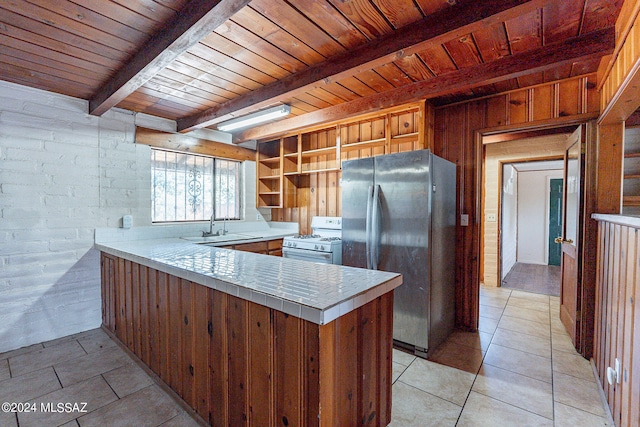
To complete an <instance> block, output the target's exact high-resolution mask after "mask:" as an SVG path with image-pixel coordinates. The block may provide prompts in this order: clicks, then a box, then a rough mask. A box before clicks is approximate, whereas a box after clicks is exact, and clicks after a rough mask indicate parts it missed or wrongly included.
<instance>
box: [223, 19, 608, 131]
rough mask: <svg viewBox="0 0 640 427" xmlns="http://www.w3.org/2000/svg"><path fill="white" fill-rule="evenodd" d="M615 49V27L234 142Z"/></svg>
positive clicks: (304, 117)
mask: <svg viewBox="0 0 640 427" xmlns="http://www.w3.org/2000/svg"><path fill="white" fill-rule="evenodd" d="M614 45H615V29H614V28H613V27H610V28H606V29H603V30H599V31H594V32H591V33H589V34H585V35H582V36H578V37H573V38H570V39H567V40H565V41H563V42H559V43H555V44H551V45H547V46H543V47H539V48H536V49H533V50H530V51H527V52H523V53H518V54H515V55H512V56H507V57H503V58H500V59H497V60H495V61H492V62H488V63H484V64H478V65H475V66H472V67H468V68H463V69H461V70H458V71H453V72H451V73H448V74H445V75H442V76H438V77H434V78H432V79H429V80H423V81H420V82H416V83H412V84H410V85H407V86H402V87H399V88H396V89H392V90H389V91H386V92H382V93H379V94H376V95H372V96H368V97H364V98H359V99H356V100H354V101H350V102H346V103H343V104H339V105H335V106H333V107H329V108H325V109H322V110H318V111H314V112H311V113H307V114H303V115H300V116H296V117H292V118H290V119H285V120H281V121H278V122H274V123H269V124H266V125H262V126H259V127H255V128H252V129H247V130H245V131H243V132H239V133H238V134H237V135H234V142H236V143H239V142H243V141H247V140H252V139H264V138H270V137H273V136H277V135H281V134H284V133H287V132H291V131H294V130H298V129H303V128H306V127H309V126H314V125H318V124H320V123H327V122H331V121H335V120H340V119H345V118H349V117H354V116H357V115H360V114H366V113H369V112H373V111H377V110H380V109H384V108H389V107H392V106H395V105H402V104H406V103H409V102H416V101H418V100H422V99H430V98H435V97H438V96H442V95H445V94H447V93H451V92H457V91H463V90H468V89H471V88H474V87H477V86H482V85H487V84H492V83H497V82H500V81H504V80H508V79H513V78H517V77H521V76H524V75H527V74H532V73H539V72H541V71H546V70H549V69H552V68H555V67H559V66H562V65H566V64H571V63H574V62H577V61H582V60H589V59H593V58H599V57H601V56H602V55H605V54H608V53H611V52H612V51H613V48H614Z"/></svg>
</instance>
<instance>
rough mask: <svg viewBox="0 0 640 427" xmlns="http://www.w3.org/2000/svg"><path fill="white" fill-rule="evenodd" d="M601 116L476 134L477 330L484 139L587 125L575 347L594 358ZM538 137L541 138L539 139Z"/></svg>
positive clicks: (473, 298)
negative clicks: (597, 182) (597, 188)
mask: <svg viewBox="0 0 640 427" xmlns="http://www.w3.org/2000/svg"><path fill="white" fill-rule="evenodd" d="M597 117H598V114H595V113H594V114H585V115H583V116H580V117H575V116H568V117H566V118H557V119H553V120H548V121H543V122H538V123H536V124H530V125H526V124H525V125H522V124H518V125H505V126H499V127H494V128H483V129H477V130H474V131H473V137H474V141H475V151H476V153H475V158H476V200H475V211H476V218H477V221H476V224H475V228H476V230H474V231H475V233H474V234H475V236H476V237H475V238H474V241H475V242H476V245H475V246H476V248H475V249H476V253H477V254H478V258H479V261H480V262H479V263H478V266H477V267H476V268H477V271H476V273H477V275H476V277H477V279H478V280H477V281H474V283H471V289H470V291H471V295H470V296H471V307H472V309H473V311H474V312H473V313H472V317H474V318H475V327H476V329H477V326H478V320H479V317H480V277H481V275H480V274H481V273H482V265H483V263H484V260H483V250H482V242H483V240H484V230H483V223H484V179H483V178H484V163H485V158H484V144H483V138H485V137H496V139H497V140H496V141H494V142H501V141H502V140H503V141H508V140H510V139H514V138H513V137H510V136H509V134H514V133H523V134H530V135H529V136H532V137H533V136H542V135H547V134H553V133H560V132H562V131H561V130H560V128H567V129H566V131H567V132H572V131H574V130H575V128H576V127H577V126H580V125H586V135H585V140H586V144H585V151H586V152H585V178H584V179H585V182H584V188H585V197H584V201H583V203H584V206H583V213H584V217H583V218H584V227H583V231H582V238H583V241H584V242H585V244H584V245H583V247H582V250H583V256H582V265H580V266H579V267H578V268H581V269H582V280H583V286H582V295H580V299H581V301H582V303H581V306H582V310H581V313H580V319H581V323H580V324H581V330H580V331H579V333H578V336H579V340H578V342H576V343H574V345H575V346H576V350H577V351H578V352H579V353H581V354H582V355H583V356H584V357H586V358H590V357H591V355H592V354H593V338H594V322H595V283H596V280H595V279H596V262H595V260H596V250H597V248H596V240H597V239H596V237H597V231H598V230H597V222H596V221H595V220H593V219H592V218H591V215H592V214H593V213H595V212H596V210H595V201H596V185H595V184H596V176H597V158H598V140H597V131H598V127H597V124H596V121H595V120H596V119H597ZM536 134H538V135H536Z"/></svg>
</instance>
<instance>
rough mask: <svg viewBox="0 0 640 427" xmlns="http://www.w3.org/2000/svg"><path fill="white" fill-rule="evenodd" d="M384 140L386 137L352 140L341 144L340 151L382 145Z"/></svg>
mask: <svg viewBox="0 0 640 427" xmlns="http://www.w3.org/2000/svg"><path fill="white" fill-rule="evenodd" d="M386 141H387V140H386V138H378V139H371V140H369V141H360V142H352V143H350V144H343V145H342V146H341V147H340V150H341V151H342V152H347V151H354V150H362V149H365V148H373V147H383V146H384V144H385V142H386Z"/></svg>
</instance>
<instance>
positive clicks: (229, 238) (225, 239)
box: [182, 233, 260, 245]
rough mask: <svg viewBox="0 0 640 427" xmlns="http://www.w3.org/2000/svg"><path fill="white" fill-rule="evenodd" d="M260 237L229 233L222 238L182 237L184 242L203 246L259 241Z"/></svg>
mask: <svg viewBox="0 0 640 427" xmlns="http://www.w3.org/2000/svg"><path fill="white" fill-rule="evenodd" d="M259 238H260V236H256V235H253V234H240V233H233V234H232V233H229V234H225V235H222V236H207V237H182V239H184V240H188V241H190V242H193V243H198V244H201V245H206V244H215V243H223V242H232V241H233V242H235V241H238V240H251V239H259Z"/></svg>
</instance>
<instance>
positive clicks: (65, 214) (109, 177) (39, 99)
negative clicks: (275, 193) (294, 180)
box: [0, 81, 257, 352]
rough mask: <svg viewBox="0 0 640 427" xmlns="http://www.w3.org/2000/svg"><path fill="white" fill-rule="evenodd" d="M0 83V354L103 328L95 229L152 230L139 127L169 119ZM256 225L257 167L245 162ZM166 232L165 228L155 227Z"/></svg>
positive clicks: (146, 158) (249, 210)
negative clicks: (97, 107)
mask: <svg viewBox="0 0 640 427" xmlns="http://www.w3.org/2000/svg"><path fill="white" fill-rule="evenodd" d="M87 111H88V103H87V101H84V100H79V99H75V98H70V97H67V96H62V95H58V94H53V93H50V92H45V91H41V90H38V89H32V88H27V87H24V86H20V85H16V84H13V83H8V82H1V81H0V352H2V351H6V350H11V349H15V348H19V347H22V346H26V345H30V344H33V343H38V342H42V341H46V340H51V339H55V338H58V337H62V336H65V335H69V334H73V333H77V332H81V331H85V330H88V329H92V328H96V327H98V326H99V325H100V322H101V312H100V310H101V304H100V270H99V253H98V252H97V251H96V250H94V249H93V243H94V230H95V228H102V227H119V226H120V222H121V217H122V215H124V214H130V215H132V216H133V219H134V221H133V224H134V226H150V225H151V191H150V188H151V172H150V171H151V168H150V164H151V163H150V148H149V147H148V146H145V145H139V144H135V143H134V137H135V125H136V123H138V124H141V125H142V126H145V127H151V128H156V129H161V130H167V131H171V130H175V122H172V121H168V120H164V119H159V118H155V117H151V116H146V115H142V114H134V113H132V112H129V111H126V110H118V109H112V110H111V111H109V112H107V113H106V114H104V115H103V116H102V117H95V116H91V115H89V114H88V113H87ZM245 166H246V167H245V181H244V183H245V191H246V192H245V196H246V199H245V203H244V206H245V215H246V218H247V219H248V220H255V219H256V217H257V210H256V209H255V164H254V163H253V162H247V164H246V165H245ZM158 227H162V226H158Z"/></svg>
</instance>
